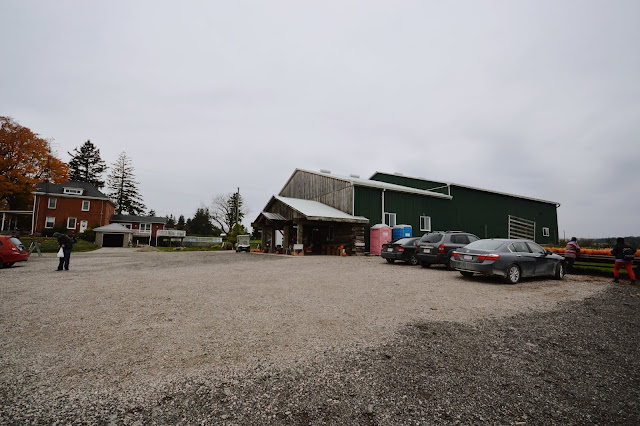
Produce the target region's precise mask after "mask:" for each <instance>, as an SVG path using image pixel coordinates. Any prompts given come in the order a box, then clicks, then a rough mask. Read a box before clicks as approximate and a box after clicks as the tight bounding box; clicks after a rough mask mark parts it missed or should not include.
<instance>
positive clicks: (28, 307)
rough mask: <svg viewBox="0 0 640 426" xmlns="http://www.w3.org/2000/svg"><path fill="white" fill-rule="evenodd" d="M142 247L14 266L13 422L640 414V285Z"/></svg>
mask: <svg viewBox="0 0 640 426" xmlns="http://www.w3.org/2000/svg"><path fill="white" fill-rule="evenodd" d="M124 250H125V252H124V253H126V254H124V255H123V254H121V253H123V252H122V251H104V252H103V251H102V250H100V251H98V252H95V253H91V254H84V255H75V254H74V255H73V256H72V263H71V268H72V270H71V271H70V272H69V277H68V278H67V279H66V281H65V280H62V278H59V277H58V275H56V276H55V277H50V275H55V274H48V270H49V269H50V268H47V266H49V265H48V263H46V262H54V261H55V259H53V258H51V259H48V258H46V257H45V258H40V259H39V258H35V259H30V261H29V262H28V263H27V264H26V265H25V266H24V267H21V268H15V267H14V268H11V269H9V270H7V271H4V270H3V278H4V277H5V276H6V277H7V278H8V280H3V283H2V284H1V286H2V296H1V297H2V299H1V303H2V305H1V306H0V307H1V308H2V310H1V311H0V325H1V326H2V329H3V333H2V336H1V337H0V343H2V347H3V351H2V352H1V354H0V423H3V424H12V423H35V424H55V423H56V422H57V423H64V424H68V423H78V424H82V423H85V424H95V423H99V424H131V425H134V424H168V423H171V424H265V423H270V424H389V425H391V424H434V423H441V424H458V423H459V424H469V423H472V424H475V423H478V424H479V423H491V424H563V423H570V424H577V423H579V424H638V423H639V422H640V407H639V406H638V401H639V400H640V399H639V398H638V397H639V396H640V395H639V394H638V393H639V391H638V389H640V387H639V385H640V376H639V373H638V371H640V370H639V368H638V367H639V365H638V364H639V358H638V355H639V354H638V344H637V343H638V330H640V328H639V326H640V324H639V322H640V320H639V317H638V309H639V308H640V290H639V289H638V288H637V287H631V286H626V285H615V286H610V285H608V284H605V283H603V282H602V281H599V280H589V279H586V281H585V278H584V277H568V279H567V280H565V281H563V282H562V283H558V282H555V281H547V280H532V281H525V282H523V283H521V284H518V285H517V286H504V285H502V284H499V283H497V282H496V281H492V280H486V279H482V278H480V279H477V280H467V279H463V278H461V277H460V276H459V275H458V274H456V273H455V272H448V271H444V270H439V269H437V268H435V269H429V270H424V269H422V268H413V267H408V266H407V267H405V266H404V265H386V264H382V263H381V262H380V259H377V258H348V259H343V258H331V257H327V258H322V257H302V258H298V257H295V258H283V257H278V256H265V255H254V254H236V253H233V254H231V253H215V254H208V253H204V254H202V253H175V254H174V253H136V252H133V251H126V249H124ZM101 252H102V253H101ZM74 267H75V268H74ZM74 269H75V271H74ZM4 272H9V274H7V275H5V274H4ZM74 274H75V275H74ZM52 280H56V281H52ZM259 302H262V303H259ZM207 308H210V309H207Z"/></svg>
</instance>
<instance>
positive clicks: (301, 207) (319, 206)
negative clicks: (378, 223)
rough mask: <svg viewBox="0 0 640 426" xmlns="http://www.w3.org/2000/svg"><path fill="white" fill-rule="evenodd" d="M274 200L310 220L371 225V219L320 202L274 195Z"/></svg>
mask: <svg viewBox="0 0 640 426" xmlns="http://www.w3.org/2000/svg"><path fill="white" fill-rule="evenodd" d="M273 199H276V200H278V201H280V202H281V203H283V204H286V205H287V206H289V207H291V208H292V209H293V210H295V211H297V212H298V213H300V214H302V215H303V216H306V217H307V219H308V220H318V221H341V222H356V223H358V222H362V223H369V219H367V218H366V217H363V216H352V215H350V214H349V213H345V212H343V211H341V210H338V209H336V208H333V207H331V206H328V205H326V204H323V203H321V202H319V201H312V200H303V199H300V198H289V197H280V196H278V195H274V196H273Z"/></svg>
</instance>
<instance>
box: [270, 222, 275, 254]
mask: <svg viewBox="0 0 640 426" xmlns="http://www.w3.org/2000/svg"><path fill="white" fill-rule="evenodd" d="M269 232H271V246H270V247H269V253H275V252H276V227H275V226H273V227H271V229H270V230H269Z"/></svg>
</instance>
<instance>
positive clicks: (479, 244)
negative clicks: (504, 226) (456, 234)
mask: <svg viewBox="0 0 640 426" xmlns="http://www.w3.org/2000/svg"><path fill="white" fill-rule="evenodd" d="M503 244H504V241H496V240H478V241H474V242H472V243H471V244H468V245H467V246H466V248H468V249H469V250H496V249H497V248H498V247H500V246H501V245H503Z"/></svg>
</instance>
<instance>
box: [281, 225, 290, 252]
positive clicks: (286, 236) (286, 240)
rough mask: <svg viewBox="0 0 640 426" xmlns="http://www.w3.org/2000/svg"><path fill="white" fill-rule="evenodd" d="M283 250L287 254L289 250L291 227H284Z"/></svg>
mask: <svg viewBox="0 0 640 426" xmlns="http://www.w3.org/2000/svg"><path fill="white" fill-rule="evenodd" d="M282 248H283V249H284V250H285V253H286V252H287V249H288V248H289V225H284V235H283V237H282Z"/></svg>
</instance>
